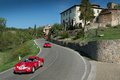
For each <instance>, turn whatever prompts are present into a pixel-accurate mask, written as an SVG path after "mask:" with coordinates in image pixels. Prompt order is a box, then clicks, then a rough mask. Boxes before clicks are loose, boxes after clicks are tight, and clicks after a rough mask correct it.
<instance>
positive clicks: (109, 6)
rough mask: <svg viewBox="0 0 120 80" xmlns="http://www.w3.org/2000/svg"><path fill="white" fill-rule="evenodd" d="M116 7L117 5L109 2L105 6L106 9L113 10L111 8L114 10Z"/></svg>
mask: <svg viewBox="0 0 120 80" xmlns="http://www.w3.org/2000/svg"><path fill="white" fill-rule="evenodd" d="M116 5H117V3H113V2H109V3H108V4H107V8H108V9H113V8H115V6H116Z"/></svg>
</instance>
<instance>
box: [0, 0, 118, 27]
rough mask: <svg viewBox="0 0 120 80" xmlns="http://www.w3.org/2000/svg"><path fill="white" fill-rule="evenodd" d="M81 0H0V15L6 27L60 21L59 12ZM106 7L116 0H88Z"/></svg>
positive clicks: (41, 24)
mask: <svg viewBox="0 0 120 80" xmlns="http://www.w3.org/2000/svg"><path fill="white" fill-rule="evenodd" d="M80 2H81V0H0V17H3V18H5V19H6V20H7V26H6V27H16V28H29V27H32V28H33V27H34V25H35V24H36V25H37V27H39V26H44V25H48V24H50V25H53V24H54V23H60V13H61V12H63V11H64V10H66V9H68V8H70V7H72V6H73V5H75V4H80ZM90 2H91V3H96V4H99V5H100V6H101V7H106V5H107V3H108V2H115V3H120V2H118V0H90Z"/></svg>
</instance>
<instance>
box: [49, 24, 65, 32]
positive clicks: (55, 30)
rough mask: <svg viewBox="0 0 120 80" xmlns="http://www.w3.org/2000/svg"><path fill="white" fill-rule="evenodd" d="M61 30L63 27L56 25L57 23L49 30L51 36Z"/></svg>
mask: <svg viewBox="0 0 120 80" xmlns="http://www.w3.org/2000/svg"><path fill="white" fill-rule="evenodd" d="M62 29H63V25H61V24H58V23H55V24H54V25H53V26H52V28H51V29H50V32H51V33H53V34H56V33H58V32H59V31H62Z"/></svg>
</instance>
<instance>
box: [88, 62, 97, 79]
mask: <svg viewBox="0 0 120 80" xmlns="http://www.w3.org/2000/svg"><path fill="white" fill-rule="evenodd" d="M89 62H90V64H91V70H90V73H89V76H88V78H87V80H95V77H96V70H97V69H96V64H95V63H94V62H93V61H89Z"/></svg>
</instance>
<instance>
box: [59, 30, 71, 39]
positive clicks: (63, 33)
mask: <svg viewBox="0 0 120 80" xmlns="http://www.w3.org/2000/svg"><path fill="white" fill-rule="evenodd" d="M69 37H70V33H69V32H67V31H62V32H61V38H63V39H65V38H69Z"/></svg>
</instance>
